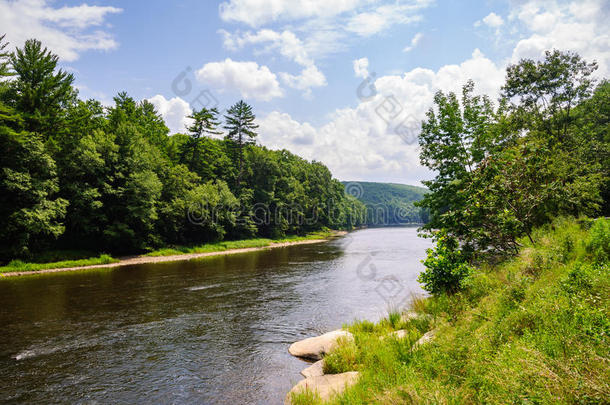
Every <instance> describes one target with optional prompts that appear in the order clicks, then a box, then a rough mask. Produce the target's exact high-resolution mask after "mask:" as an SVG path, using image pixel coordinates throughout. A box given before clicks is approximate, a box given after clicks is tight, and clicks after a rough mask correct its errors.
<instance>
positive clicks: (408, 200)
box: [343, 181, 428, 226]
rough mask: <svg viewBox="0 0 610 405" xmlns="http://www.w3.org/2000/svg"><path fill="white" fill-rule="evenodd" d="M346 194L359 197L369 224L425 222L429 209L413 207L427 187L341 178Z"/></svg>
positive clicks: (422, 196)
mask: <svg viewBox="0 0 610 405" xmlns="http://www.w3.org/2000/svg"><path fill="white" fill-rule="evenodd" d="M343 184H344V185H345V187H346V191H347V192H348V194H350V195H352V196H354V197H356V198H358V200H360V201H361V202H362V203H363V204H364V205H365V206H366V209H367V217H366V223H367V225H369V226H384V225H400V224H408V223H426V222H428V210H426V209H423V208H420V207H416V206H415V204H414V203H415V202H416V201H420V200H421V199H423V198H424V195H425V194H426V192H427V189H426V188H424V187H417V186H409V185H406V184H396V183H376V182H367V181H358V182H353V181H351V182H349V181H344V182H343Z"/></svg>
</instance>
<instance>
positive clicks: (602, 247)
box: [587, 218, 610, 263]
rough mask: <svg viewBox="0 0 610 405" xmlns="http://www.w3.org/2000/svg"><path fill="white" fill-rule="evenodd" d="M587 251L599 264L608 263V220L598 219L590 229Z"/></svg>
mask: <svg viewBox="0 0 610 405" xmlns="http://www.w3.org/2000/svg"><path fill="white" fill-rule="evenodd" d="M587 250H588V251H589V252H590V253H591V254H592V255H593V257H594V260H595V261H597V262H599V263H608V262H610V220H608V219H605V218H600V219H598V220H597V221H595V223H594V224H593V227H592V228H591V232H590V236H589V240H588V241H587Z"/></svg>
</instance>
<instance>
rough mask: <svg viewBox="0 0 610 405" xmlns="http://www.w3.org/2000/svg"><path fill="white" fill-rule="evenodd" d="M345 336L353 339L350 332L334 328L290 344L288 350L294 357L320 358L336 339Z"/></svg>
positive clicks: (335, 343) (331, 347)
mask: <svg viewBox="0 0 610 405" xmlns="http://www.w3.org/2000/svg"><path fill="white" fill-rule="evenodd" d="M341 337H343V338H345V339H348V340H353V339H354V337H353V336H352V334H351V333H349V332H348V331H345V330H341V329H338V330H334V331H332V332H328V333H325V334H323V335H321V336H316V337H311V338H307V339H304V340H300V341H298V342H295V343H293V344H291V345H290V347H289V348H288V352H289V353H290V354H292V355H293V356H296V357H304V358H307V359H313V360H320V359H322V357H324V355H325V354H326V353H329V352H330V351H331V350H332V349H334V348H335V346H336V345H337V339H339V338H341Z"/></svg>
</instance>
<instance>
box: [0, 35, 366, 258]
mask: <svg viewBox="0 0 610 405" xmlns="http://www.w3.org/2000/svg"><path fill="white" fill-rule="evenodd" d="M3 39H4V37H1V38H0V78H2V77H6V76H9V75H12V76H14V77H13V78H12V80H0V147H1V148H0V163H1V167H2V171H1V172H0V228H1V229H0V262H4V263H7V262H9V261H11V260H12V259H32V258H34V257H36V256H37V255H43V254H44V253H43V252H45V251H47V250H49V249H50V250H59V251H66V250H71V249H81V250H86V251H91V252H94V253H95V252H98V253H99V252H106V251H108V252H112V253H118V254H127V253H130V254H132V253H139V252H145V251H151V250H154V249H157V248H160V247H162V246H168V245H178V246H193V245H195V246H200V245H202V244H207V243H210V242H217V241H222V240H224V239H240V238H255V239H263V238H261V237H264V238H273V239H281V238H283V237H285V236H286V235H288V234H294V235H305V234H308V233H311V232H316V231H321V230H324V229H327V228H351V227H354V226H357V225H360V224H361V223H362V212H363V211H364V210H363V207H362V205H361V204H360V203H359V202H357V201H355V200H354V199H353V198H351V197H349V196H346V195H345V193H344V192H343V187H342V186H341V184H340V183H339V182H338V181H337V180H334V179H333V178H332V176H331V174H330V171H329V170H328V169H327V168H326V167H325V166H324V165H322V164H320V163H318V162H308V161H306V160H304V159H301V158H299V157H297V156H295V155H293V154H291V153H289V152H287V151H270V150H267V149H266V148H264V147H261V146H258V145H256V144H255V138H256V133H255V132H254V131H255V130H256V128H257V126H256V124H255V123H254V113H253V111H252V107H251V106H249V105H247V104H246V103H244V102H243V101H241V102H238V103H236V104H235V105H234V106H233V107H231V108H230V109H229V110H228V113H227V116H226V117H225V118H226V120H225V127H226V128H227V129H228V135H227V139H216V138H214V136H216V135H219V134H220V132H219V131H218V130H217V128H218V127H219V125H220V122H219V121H218V111H217V110H215V109H205V108H204V109H202V110H200V111H195V112H193V114H192V116H191V118H192V119H193V124H192V125H191V126H189V128H187V131H188V134H187V135H184V134H175V135H173V136H171V137H170V136H168V134H169V130H168V128H167V126H166V125H165V123H164V121H163V119H162V117H161V115H160V114H159V113H158V112H157V111H156V110H155V108H154V106H153V105H152V104H151V103H150V102H148V101H141V102H138V101H136V100H134V99H133V98H132V97H130V96H129V95H127V94H126V93H124V92H122V93H119V94H118V95H117V96H116V97H115V98H114V105H113V106H111V107H104V106H102V104H101V103H99V102H98V101H95V100H88V101H82V100H78V98H77V92H76V90H74V88H72V82H73V80H74V78H73V76H72V75H71V74H68V73H66V72H64V71H62V70H61V69H58V67H57V64H58V58H57V56H56V55H53V54H52V53H51V52H50V51H48V50H47V49H46V48H44V47H43V46H42V44H41V43H40V42H39V41H36V40H29V41H27V42H26V43H25V45H24V47H23V48H19V49H17V50H16V51H15V52H13V53H10V54H9V53H7V52H6V51H5V49H6V45H7V44H5V43H4V41H3ZM261 207H262V208H263V209H264V210H263V211H264V215H263V216H262V217H260V216H259V214H260V210H258V208H261ZM257 237H258V238H257ZM232 243H233V244H236V242H232ZM265 243H268V242H265ZM56 259H57V258H56Z"/></svg>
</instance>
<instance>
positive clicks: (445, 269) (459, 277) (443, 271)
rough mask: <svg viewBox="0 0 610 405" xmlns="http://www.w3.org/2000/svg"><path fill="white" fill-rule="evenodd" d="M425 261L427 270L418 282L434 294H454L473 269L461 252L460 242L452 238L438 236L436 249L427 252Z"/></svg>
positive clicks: (442, 235)
mask: <svg viewBox="0 0 610 405" xmlns="http://www.w3.org/2000/svg"><path fill="white" fill-rule="evenodd" d="M427 254H428V256H427V257H426V259H425V260H423V263H424V266H426V269H425V270H424V271H423V272H422V273H420V275H419V277H418V281H419V282H420V283H422V284H423V285H424V289H425V290H426V291H428V292H430V293H432V294H438V293H454V292H456V291H458V290H459V289H460V288H461V284H462V281H463V280H464V279H465V278H466V277H468V274H469V273H470V271H471V269H470V267H469V266H468V264H467V263H466V259H465V257H464V254H463V253H462V252H461V251H460V249H459V246H458V241H457V240H456V239H455V238H452V237H450V236H447V235H444V234H440V235H438V236H437V241H436V246H435V248H434V249H428V250H427Z"/></svg>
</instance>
